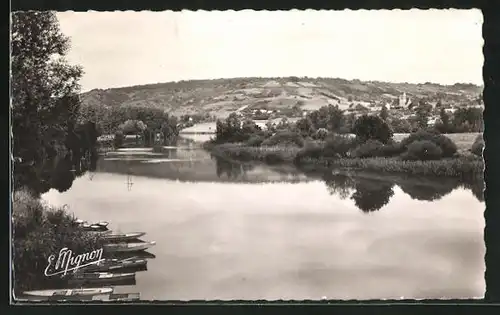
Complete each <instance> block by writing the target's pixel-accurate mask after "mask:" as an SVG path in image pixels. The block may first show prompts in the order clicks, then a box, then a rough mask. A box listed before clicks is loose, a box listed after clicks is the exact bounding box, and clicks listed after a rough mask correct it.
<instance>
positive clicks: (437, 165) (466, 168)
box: [300, 157, 484, 179]
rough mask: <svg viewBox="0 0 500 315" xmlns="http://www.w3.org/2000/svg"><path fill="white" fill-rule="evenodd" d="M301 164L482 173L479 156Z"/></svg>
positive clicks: (387, 170)
mask: <svg viewBox="0 0 500 315" xmlns="http://www.w3.org/2000/svg"><path fill="white" fill-rule="evenodd" d="M300 165H301V167H305V168H307V169H311V168H346V169H363V170H366V171H379V172H385V173H406V174H411V175H422V176H437V177H459V178H464V179H471V178H479V177H482V176H483V169H484V162H483V160H482V159H474V158H466V157H457V158H448V159H442V160H431V161H405V160H402V159H399V158H384V157H376V158H339V159H325V158H323V159H311V158H305V159H303V160H301V163H300Z"/></svg>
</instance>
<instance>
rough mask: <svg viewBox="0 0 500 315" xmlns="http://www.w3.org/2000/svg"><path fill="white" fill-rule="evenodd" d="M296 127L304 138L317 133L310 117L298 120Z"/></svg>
mask: <svg viewBox="0 0 500 315" xmlns="http://www.w3.org/2000/svg"><path fill="white" fill-rule="evenodd" d="M295 127H296V128H297V130H298V131H299V133H300V134H301V135H302V136H304V137H307V136H310V135H312V134H313V133H314V132H315V128H314V125H313V123H312V121H311V119H310V118H309V117H304V118H301V119H299V120H297V122H296V123H295ZM322 129H324V128H322ZM325 130H326V129H325Z"/></svg>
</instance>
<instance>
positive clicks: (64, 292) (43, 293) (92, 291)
mask: <svg viewBox="0 0 500 315" xmlns="http://www.w3.org/2000/svg"><path fill="white" fill-rule="evenodd" d="M109 293H113V288H86V289H59V290H36V291H26V292H23V294H24V295H29V296H39V297H50V296H57V297H68V296H82V295H98V294H109Z"/></svg>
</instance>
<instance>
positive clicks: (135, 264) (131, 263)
mask: <svg viewBox="0 0 500 315" xmlns="http://www.w3.org/2000/svg"><path fill="white" fill-rule="evenodd" d="M147 264H148V261H147V260H146V259H137V258H135V257H131V258H129V259H116V258H108V259H105V260H104V261H102V262H100V263H98V264H95V265H89V266H87V267H84V269H83V271H84V272H104V271H118V270H123V269H141V268H147Z"/></svg>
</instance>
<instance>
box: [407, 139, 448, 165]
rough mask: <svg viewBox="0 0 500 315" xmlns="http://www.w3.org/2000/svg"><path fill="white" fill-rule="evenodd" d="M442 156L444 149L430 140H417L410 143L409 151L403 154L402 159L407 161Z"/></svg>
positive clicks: (437, 158) (434, 158)
mask: <svg viewBox="0 0 500 315" xmlns="http://www.w3.org/2000/svg"><path fill="white" fill-rule="evenodd" d="M442 157H443V150H441V148H440V147H438V146H437V145H436V144H435V143H434V142H432V141H429V140H417V141H414V142H412V143H410V145H409V146H408V149H407V151H406V152H405V153H404V154H403V155H402V159H403V160H407V161H415V160H420V161H429V160H439V159H440V158H442Z"/></svg>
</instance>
